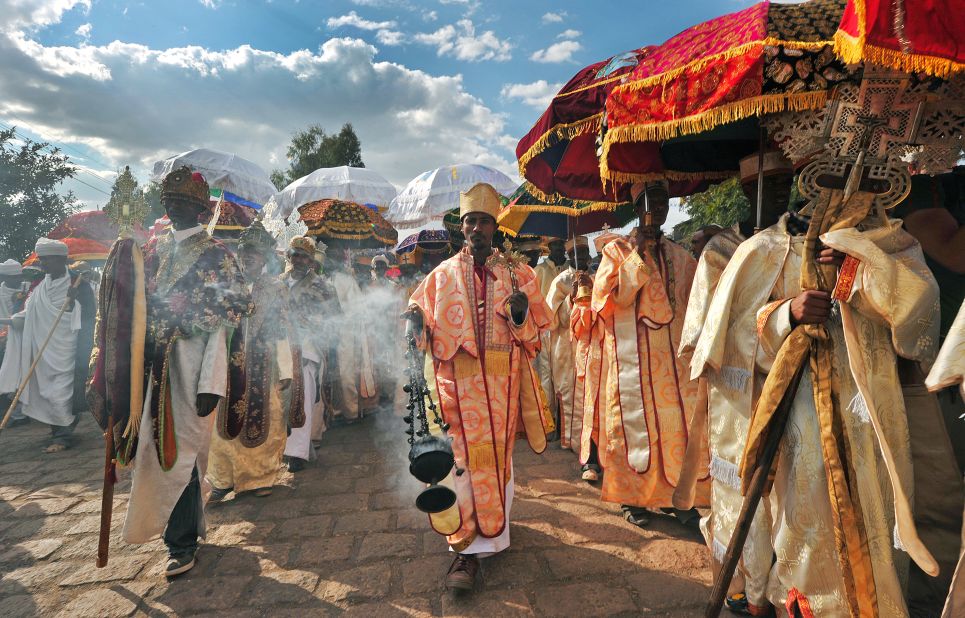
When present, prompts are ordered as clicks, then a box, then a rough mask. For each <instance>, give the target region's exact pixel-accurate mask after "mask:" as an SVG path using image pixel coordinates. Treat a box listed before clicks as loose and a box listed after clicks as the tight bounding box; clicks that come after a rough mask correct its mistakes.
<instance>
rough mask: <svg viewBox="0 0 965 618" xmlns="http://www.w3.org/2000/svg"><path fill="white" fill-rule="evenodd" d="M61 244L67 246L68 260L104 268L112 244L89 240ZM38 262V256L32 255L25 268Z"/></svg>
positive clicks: (75, 240)
mask: <svg viewBox="0 0 965 618" xmlns="http://www.w3.org/2000/svg"><path fill="white" fill-rule="evenodd" d="M60 242H62V243H64V244H66V245H67V258H68V259H70V260H82V261H84V262H87V263H89V264H90V265H91V266H97V267H99V266H103V265H104V262H105V261H106V260H107V254H108V253H110V251H111V247H110V244H105V243H104V242H102V241H99V240H91V239H89V238H61V239H60ZM37 262H38V258H37V254H36V253H31V254H30V255H29V256H28V257H27V260H26V261H25V262H24V263H23V265H24V266H30V265H32V264H36V263H37Z"/></svg>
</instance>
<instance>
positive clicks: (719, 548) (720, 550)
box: [710, 538, 727, 562]
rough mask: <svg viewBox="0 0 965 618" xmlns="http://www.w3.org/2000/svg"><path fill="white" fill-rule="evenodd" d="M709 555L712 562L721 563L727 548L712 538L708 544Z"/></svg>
mask: <svg viewBox="0 0 965 618" xmlns="http://www.w3.org/2000/svg"><path fill="white" fill-rule="evenodd" d="M710 553H711V554H713V555H714V560H716V561H717V562H723V561H724V556H725V555H726V554H727V546H725V545H724V544H723V543H721V542H720V541H718V540H717V539H716V538H714V540H713V541H711V543H710Z"/></svg>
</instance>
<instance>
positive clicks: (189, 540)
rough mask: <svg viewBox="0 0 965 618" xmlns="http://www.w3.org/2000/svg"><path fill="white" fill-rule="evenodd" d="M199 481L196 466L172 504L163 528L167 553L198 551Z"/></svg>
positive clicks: (181, 554)
mask: <svg viewBox="0 0 965 618" xmlns="http://www.w3.org/2000/svg"><path fill="white" fill-rule="evenodd" d="M202 508H203V507H202V505H201V483H200V482H198V467H197V466H195V467H194V468H193V469H192V470H191V481H190V482H188V486H187V487H185V488H184V492H183V493H182V494H181V497H180V498H178V503H177V504H175V505H174V510H173V511H171V516H170V517H169V518H168V527H167V528H166V529H165V530H164V544H165V545H167V546H168V555H169V556H171V557H172V558H173V557H180V556H193V555H194V553H195V552H197V551H198V520H199V519H201V509H202Z"/></svg>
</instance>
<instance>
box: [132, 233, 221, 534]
mask: <svg viewBox="0 0 965 618" xmlns="http://www.w3.org/2000/svg"><path fill="white" fill-rule="evenodd" d="M203 229H204V228H202V227H201V226H198V227H195V228H192V229H190V230H183V231H179V230H175V232H174V237H175V240H177V241H178V242H183V241H184V240H186V239H187V238H189V237H191V236H193V235H194V234H197V233H200V232H201V231H202V230H203ZM168 377H169V379H170V385H171V411H172V414H173V415H174V432H175V441H176V443H177V449H178V455H177V459H176V461H175V462H174V466H172V468H171V469H170V470H168V471H167V472H165V471H164V470H162V469H161V463H160V461H159V460H158V453H157V443H156V442H155V440H154V423H153V422H152V421H151V389H147V393H146V395H145V398H144V408H143V410H142V413H141V430H140V435H139V436H138V441H137V453H136V454H135V456H134V464H133V465H134V476H133V479H132V482H131V499H130V502H129V504H128V507H127V519H126V520H125V521H124V533H123V536H124V540H125V541H126V542H128V543H148V542H150V541H152V540H154V539H156V538H158V537H159V536H160V535H161V534H163V533H164V529H165V528H166V527H167V523H168V519H169V518H170V516H171V511H173V510H174V506H175V505H176V504H177V503H178V499H179V498H180V497H181V494H182V493H184V488H185V487H187V486H188V483H189V482H190V481H191V470H192V469H193V468H194V467H195V466H197V468H198V478H199V479H203V478H204V477H205V472H206V471H207V468H208V447H209V446H210V444H211V429H212V427H213V426H214V420H215V418H216V417H217V414H218V411H217V410H215V411H213V412H212V413H211V414H209V415H208V416H206V417H204V418H202V417H200V416H198V409H197V397H198V395H201V394H210V395H217V396H219V397H222V398H223V397H224V396H225V394H226V393H227V390H228V389H227V387H228V333H227V329H225V328H224V327H220V328H218V329H217V330H215V331H214V332H212V333H210V334H208V333H200V334H197V335H194V336H193V337H186V338H183V339H178V340H177V341H175V343H174V346H173V347H172V348H171V355H170V359H169V368H168ZM222 405H224V400H223V399H222ZM207 493H209V492H207V491H206V492H204V494H207ZM204 535H205V521H204V512H203V509H202V510H201V511H199V516H198V536H200V537H201V538H204Z"/></svg>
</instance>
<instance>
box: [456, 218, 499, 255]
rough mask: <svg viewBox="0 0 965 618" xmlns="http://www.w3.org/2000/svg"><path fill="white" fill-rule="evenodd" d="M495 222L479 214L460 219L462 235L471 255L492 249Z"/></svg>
mask: <svg viewBox="0 0 965 618" xmlns="http://www.w3.org/2000/svg"><path fill="white" fill-rule="evenodd" d="M495 232H496V220H495V219H493V218H492V217H491V216H490V215H487V214H485V213H481V212H471V213H469V214H468V215H466V216H465V217H463V218H462V235H463V236H465V237H466V240H468V241H469V248H470V249H471V250H472V252H473V253H479V252H484V251H488V250H490V249H492V246H493V234H494V233H495Z"/></svg>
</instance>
